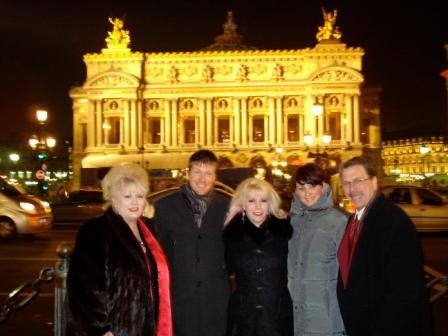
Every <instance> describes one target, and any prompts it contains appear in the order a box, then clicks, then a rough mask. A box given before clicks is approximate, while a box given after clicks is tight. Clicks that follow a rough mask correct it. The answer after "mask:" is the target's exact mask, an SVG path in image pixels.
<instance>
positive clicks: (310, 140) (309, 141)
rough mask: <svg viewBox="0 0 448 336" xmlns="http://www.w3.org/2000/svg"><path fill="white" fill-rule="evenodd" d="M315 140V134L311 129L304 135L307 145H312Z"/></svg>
mask: <svg viewBox="0 0 448 336" xmlns="http://www.w3.org/2000/svg"><path fill="white" fill-rule="evenodd" d="M313 140H314V138H313V136H312V135H311V133H310V132H309V131H307V132H306V134H305V135H304V136H303V142H304V143H305V145H307V146H311V145H312V144H313Z"/></svg>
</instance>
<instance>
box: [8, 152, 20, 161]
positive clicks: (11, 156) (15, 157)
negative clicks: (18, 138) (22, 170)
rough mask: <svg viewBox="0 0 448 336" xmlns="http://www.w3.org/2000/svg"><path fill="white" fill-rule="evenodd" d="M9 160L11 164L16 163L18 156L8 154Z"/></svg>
mask: <svg viewBox="0 0 448 336" xmlns="http://www.w3.org/2000/svg"><path fill="white" fill-rule="evenodd" d="M9 159H10V160H11V161H12V162H14V163H17V161H19V160H20V155H19V154H17V153H11V154H9Z"/></svg>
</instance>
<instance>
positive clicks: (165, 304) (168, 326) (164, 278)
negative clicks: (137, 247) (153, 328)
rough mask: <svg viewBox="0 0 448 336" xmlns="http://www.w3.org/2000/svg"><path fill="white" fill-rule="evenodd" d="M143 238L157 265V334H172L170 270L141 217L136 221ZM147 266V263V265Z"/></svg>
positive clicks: (161, 251)
mask: <svg viewBox="0 0 448 336" xmlns="http://www.w3.org/2000/svg"><path fill="white" fill-rule="evenodd" d="M137 223H138V225H139V228H140V231H141V232H142V233H143V239H144V240H145V242H146V244H147V246H148V247H149V249H150V250H151V254H152V256H153V257H154V260H155V262H156V265H157V273H158V274H157V279H158V288H159V318H158V321H157V336H172V335H173V319H172V316H171V292H170V272H169V268H168V261H167V258H166V256H165V253H164V252H163V250H162V247H161V246H160V244H159V242H158V241H157V240H156V239H155V238H154V236H153V234H152V233H151V231H150V230H149V229H148V227H147V226H146V225H145V224H144V223H143V221H142V220H141V219H138V221H137ZM148 267H149V265H148Z"/></svg>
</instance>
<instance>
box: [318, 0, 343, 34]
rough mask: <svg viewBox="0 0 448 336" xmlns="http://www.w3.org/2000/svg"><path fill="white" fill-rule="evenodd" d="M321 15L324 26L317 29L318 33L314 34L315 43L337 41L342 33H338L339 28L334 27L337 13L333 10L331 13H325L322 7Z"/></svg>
mask: <svg viewBox="0 0 448 336" xmlns="http://www.w3.org/2000/svg"><path fill="white" fill-rule="evenodd" d="M322 14H323V16H324V25H323V26H320V27H319V31H318V33H317V34H316V38H317V41H319V42H321V41H323V40H337V41H339V40H340V39H341V37H342V33H341V32H340V31H339V27H337V26H336V17H337V16H338V11H337V10H336V9H335V10H333V11H332V12H331V11H330V12H327V11H325V8H323V7H322Z"/></svg>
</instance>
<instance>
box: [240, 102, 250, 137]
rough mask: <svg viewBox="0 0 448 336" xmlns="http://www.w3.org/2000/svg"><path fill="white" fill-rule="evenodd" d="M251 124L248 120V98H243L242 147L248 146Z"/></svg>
mask: <svg viewBox="0 0 448 336" xmlns="http://www.w3.org/2000/svg"><path fill="white" fill-rule="evenodd" d="M248 128H250V123H249V122H248V120H247V98H241V145H243V146H247V131H248Z"/></svg>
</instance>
